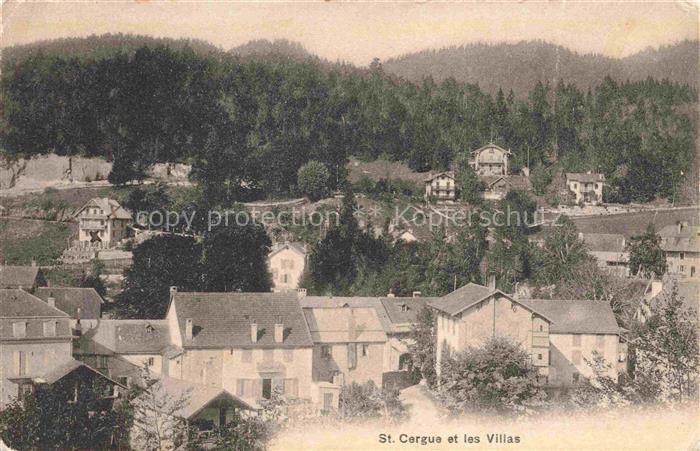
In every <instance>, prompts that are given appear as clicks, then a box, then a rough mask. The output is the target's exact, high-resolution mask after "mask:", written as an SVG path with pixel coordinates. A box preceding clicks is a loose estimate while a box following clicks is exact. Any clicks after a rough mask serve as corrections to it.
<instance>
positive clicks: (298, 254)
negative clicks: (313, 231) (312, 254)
mask: <svg viewBox="0 0 700 451" xmlns="http://www.w3.org/2000/svg"><path fill="white" fill-rule="evenodd" d="M307 257H308V252H307V250H306V245H305V244H303V243H289V242H286V243H280V244H276V245H275V246H273V247H272V250H271V252H270V254H269V255H268V256H267V263H268V266H269V267H270V273H271V274H272V287H273V289H274V290H275V291H278V290H293V289H296V288H298V287H299V282H300V281H301V278H302V276H303V275H304V269H305V268H306V260H307Z"/></svg>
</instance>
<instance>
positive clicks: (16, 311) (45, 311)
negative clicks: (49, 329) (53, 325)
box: [0, 289, 68, 318]
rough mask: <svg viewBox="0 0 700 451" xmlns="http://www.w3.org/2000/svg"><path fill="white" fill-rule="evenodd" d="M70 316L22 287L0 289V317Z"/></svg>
mask: <svg viewBox="0 0 700 451" xmlns="http://www.w3.org/2000/svg"><path fill="white" fill-rule="evenodd" d="M12 317H18V318H22V317H25V318H26V317H43V318H63V317H68V315H67V314H65V313H64V312H62V311H60V310H58V309H56V308H54V307H51V306H49V304H47V303H46V302H44V301H42V300H41V299H39V298H38V297H36V296H33V295H31V294H29V293H27V292H26V291H24V290H20V289H4V290H3V289H0V318H12Z"/></svg>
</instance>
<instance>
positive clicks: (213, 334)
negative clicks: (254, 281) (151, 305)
mask: <svg viewBox="0 0 700 451" xmlns="http://www.w3.org/2000/svg"><path fill="white" fill-rule="evenodd" d="M173 304H174V305H175V311H176V312H177V320H178V325H179V327H180V334H181V336H182V338H183V340H182V344H183V347H184V348H222V347H223V348H229V347H246V348H251V347H260V348H274V347H286V348H290V347H309V346H313V341H312V340H311V334H310V333H309V328H308V327H307V325H306V320H305V319H304V313H303V312H302V310H301V306H300V305H299V300H298V299H297V294H296V293H285V292H280V293H188V292H184V293H183V292H177V293H175V296H174V298H173ZM187 318H191V319H192V323H193V338H192V339H191V340H187V339H186V338H185V320H186V319H187ZM278 321H281V322H282V324H283V325H284V340H283V342H282V343H275V341H274V330H275V324H276V323H277V322H278ZM252 322H256V323H257V327H258V340H257V342H255V343H254V342H253V341H252V340H251V336H250V329H251V327H250V326H251V323H252Z"/></svg>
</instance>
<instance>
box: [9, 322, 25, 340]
mask: <svg viewBox="0 0 700 451" xmlns="http://www.w3.org/2000/svg"><path fill="white" fill-rule="evenodd" d="M12 336H13V337H15V338H24V337H26V336H27V323H26V322H25V321H20V322H17V323H12Z"/></svg>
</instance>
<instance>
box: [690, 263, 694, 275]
mask: <svg viewBox="0 0 700 451" xmlns="http://www.w3.org/2000/svg"><path fill="white" fill-rule="evenodd" d="M690 277H695V266H691V267H690Z"/></svg>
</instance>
